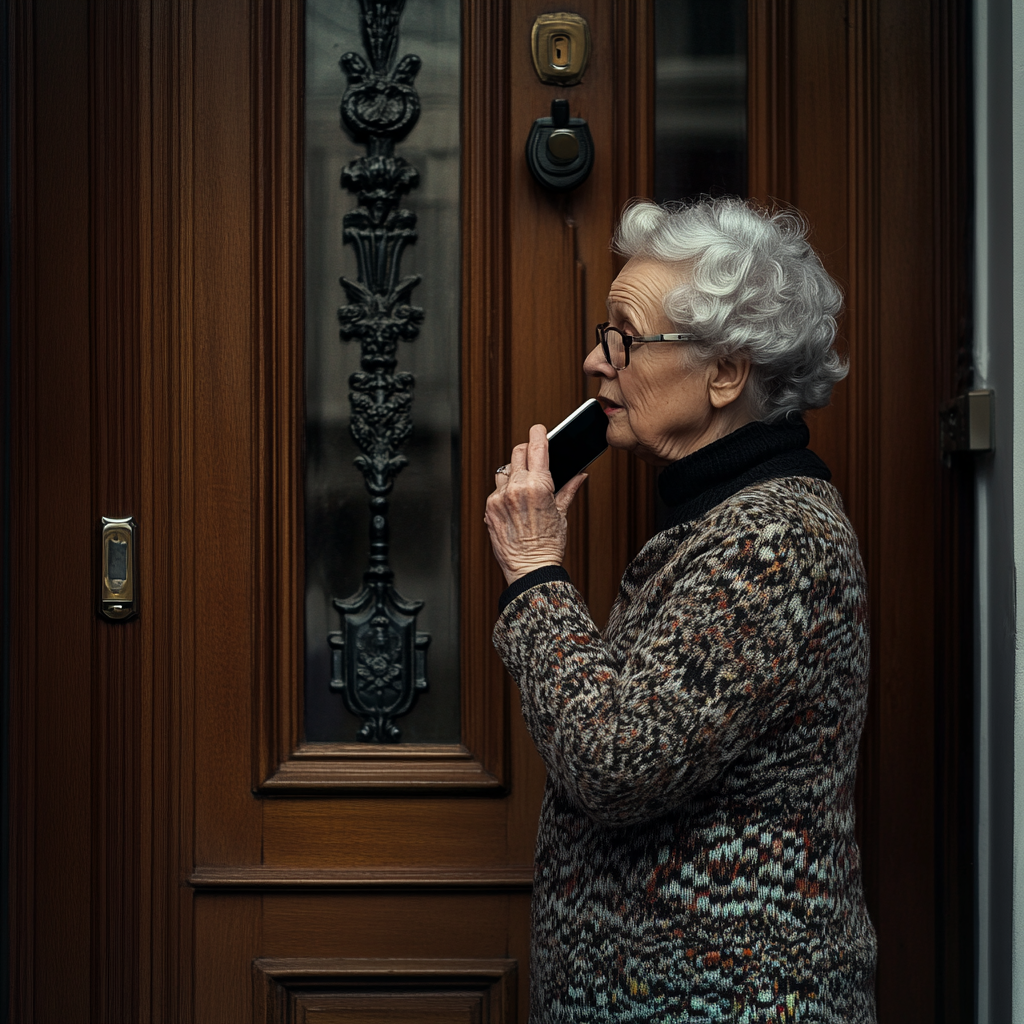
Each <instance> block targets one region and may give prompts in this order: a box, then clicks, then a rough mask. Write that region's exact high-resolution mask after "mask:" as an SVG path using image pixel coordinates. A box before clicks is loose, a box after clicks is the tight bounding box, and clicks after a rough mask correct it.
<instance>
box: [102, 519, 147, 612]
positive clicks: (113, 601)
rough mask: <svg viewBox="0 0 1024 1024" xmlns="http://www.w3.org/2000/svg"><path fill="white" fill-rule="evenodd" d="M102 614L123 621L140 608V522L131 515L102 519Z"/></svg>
mask: <svg viewBox="0 0 1024 1024" xmlns="http://www.w3.org/2000/svg"><path fill="white" fill-rule="evenodd" d="M101 522H102V524H103V530H102V532H101V534H100V614H101V615H102V616H103V617H104V618H105V619H109V620H110V621H111V622H123V621H124V620H125V619H130V618H131V617H132V616H133V615H135V614H136V613H137V612H138V592H137V591H138V588H137V585H136V571H135V531H136V529H137V526H138V524H137V523H136V522H135V520H134V519H133V518H132V517H131V516H129V517H128V518H127V519H108V518H107V517H106V516H104V517H103V518H102V520H101Z"/></svg>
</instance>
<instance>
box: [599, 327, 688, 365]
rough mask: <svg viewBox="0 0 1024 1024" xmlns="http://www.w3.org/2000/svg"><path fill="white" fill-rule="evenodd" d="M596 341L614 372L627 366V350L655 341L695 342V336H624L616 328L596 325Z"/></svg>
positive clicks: (624, 334)
mask: <svg viewBox="0 0 1024 1024" xmlns="http://www.w3.org/2000/svg"><path fill="white" fill-rule="evenodd" d="M597 340H598V343H599V344H600V346H601V348H602V350H603V351H604V357H605V359H607V360H608V362H609V363H610V364H611V365H612V367H614V368H615V369H616V370H624V369H625V368H626V367H627V366H629V350H630V349H631V348H632V347H633V346H634V345H647V344H650V343H651V342H655V341H696V340H697V336H696V335H695V334H626V333H624V332H623V331H620V330H619V329H618V327H610V326H609V325H608V324H598V325H597Z"/></svg>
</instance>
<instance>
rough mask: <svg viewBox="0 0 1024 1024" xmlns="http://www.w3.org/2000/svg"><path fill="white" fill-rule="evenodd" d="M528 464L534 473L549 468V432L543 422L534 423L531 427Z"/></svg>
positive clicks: (527, 454)
mask: <svg viewBox="0 0 1024 1024" xmlns="http://www.w3.org/2000/svg"><path fill="white" fill-rule="evenodd" d="M526 465H527V468H528V469H529V470H530V472H532V473H541V472H543V471H544V470H545V469H547V468H548V432H547V428H546V427H545V426H544V424H543V423H534V425H533V426H532V427H530V443H529V445H528V446H527V453H526Z"/></svg>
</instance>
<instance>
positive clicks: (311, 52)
mask: <svg viewBox="0 0 1024 1024" xmlns="http://www.w3.org/2000/svg"><path fill="white" fill-rule="evenodd" d="M366 6H367V7H368V8H376V9H377V10H378V13H379V11H380V8H382V7H384V6H385V5H373V4H367V5H366ZM389 6H390V5H389ZM385 17H386V16H385ZM375 31H376V33H377V37H378V38H383V36H382V35H381V33H385V34H386V33H387V31H390V29H389V26H387V25H383V26H382V24H381V23H378V24H377V26H376V29H375ZM459 33H460V10H459V3H458V0H409V2H408V4H407V6H406V9H405V12H404V14H402V16H401V20H400V22H399V24H398V32H397V48H396V49H395V50H394V52H393V53H390V54H389V53H385V52H383V51H381V52H377V53H373V52H370V51H368V49H367V45H366V42H367V40H366V39H364V37H363V34H362V32H361V28H360V4H359V3H358V2H357V0H307V3H306V96H305V102H306V146H305V161H306V163H305V167H306V181H305V204H306V211H305V225H306V260H305V270H306V442H305V443H306V450H305V460H306V461H305V466H306V485H305V498H306V512H305V524H306V607H305V615H306V681H305V738H306V740H307V742H343V743H350V742H354V741H355V740H356V739H357V735H358V734H359V732H360V729H362V728H363V727H364V726H365V725H366V723H367V721H368V720H369V719H368V718H367V716H366V715H365V714H363V715H360V714H353V712H352V711H351V710H350V709H349V708H347V707H346V704H345V701H344V699H343V695H342V692H341V688H340V686H339V679H340V676H342V675H345V674H346V672H347V673H348V676H350V677H351V679H350V681H349V683H348V684H346V686H347V687H348V688H349V689H350V695H351V694H356V696H357V697H359V699H364V698H367V699H371V702H372V699H376V698H375V697H374V694H376V695H377V697H380V699H381V700H382V701H383V702H384V703H387V702H388V700H391V703H392V706H394V705H395V702H396V701H397V703H398V704H401V700H400V699H399V698H398V696H397V688H399V687H400V686H401V685H403V680H401V679H399V678H398V677H397V676H395V672H396V669H397V670H398V671H399V672H408V671H410V670H411V671H412V672H413V675H418V673H417V672H416V670H415V663H416V661H417V660H418V659H419V658H420V655H421V654H422V652H417V651H414V650H412V647H411V646H409V645H410V643H411V640H410V638H411V637H413V636H415V635H416V634H428V635H429V637H430V640H429V646H428V647H427V648H426V672H425V676H426V680H427V687H426V689H425V690H422V691H417V692H416V693H415V694H414V701H413V706H412V708H411V710H410V711H409V712H408V713H407V714H399V715H390V714H386V715H385V718H386V719H387V720H388V721H389V722H390V724H391V726H393V727H395V728H397V729H399V730H400V737H395V736H394V735H393V734H388V735H382V734H381V732H382V730H381V729H375V728H370V729H369V733H370V735H367V734H366V733H365V732H364V735H363V736H362V737H360V738H362V739H369V740H370V741H371V742H379V741H381V740H385V741H394V740H395V739H396V738H398V739H400V741H401V742H412V743H456V742H458V741H459V732H460V729H459V663H458V649H459V637H458V617H459V609H458V531H459V526H458V520H457V517H458V508H459V502H458V486H459V480H458V466H459V431H460V410H459V404H460V403H459V268H460V264H459V101H460V97H459V76H460V53H459V47H460V39H459ZM385 49H386V45H385ZM348 53H354V54H356V55H358V56H357V57H355V58H352V59H348V58H346V63H347V66H348V71H349V75H348V76H346V72H345V70H343V69H342V67H341V66H340V64H339V61H340V60H341V58H342V55H343V54H348ZM409 54H415V55H416V56H417V57H419V58H420V59H421V60H422V68H421V69H420V70H419V71H418V73H416V72H415V71H413V65H414V64H415V62H414V61H413V62H411V63H410V62H408V61H406V62H405V63H403V60H404V59H405V58H406V57H407V55H409ZM375 59H376V65H375ZM360 69H362V71H361V70H360ZM353 75H355V77H353ZM360 75H362V78H361V79H360ZM346 77H348V78H349V88H350V94H349V95H350V99H351V101H352V108H351V109H352V111H353V112H354V113H353V116H355V118H356V120H357V121H358V119H359V118H363V119H364V122H361V123H366V124H370V123H373V124H376V125H377V126H378V128H381V126H384V128H382V129H381V131H379V132H377V134H374V133H373V132H370V133H369V135H366V134H365V133H364V137H362V138H360V139H359V140H358V141H356V140H355V139H353V137H352V136H353V131H352V126H351V125H350V126H349V129H348V130H346V129H345V128H343V127H342V124H341V117H340V113H339V111H340V107H341V105H342V97H343V96H344V95H345V94H346V86H347V82H346ZM360 85H361V88H359V86H360ZM410 88H411V90H414V93H413V94H412V95H410V91H409V89H410ZM374 90H376V91H374ZM417 94H418V103H419V106H420V114H419V119H418V122H417V123H416V124H415V126H414V127H413V128H412V129H411V131H408V134H407V136H406V135H403V134H402V130H398V131H397V132H396V134H395V135H393V136H391V137H389V136H388V135H387V131H388V130H390V129H389V128H388V127H387V124H388V118H391V119H392V127H393V123H394V122H395V119H399V120H400V119H401V118H402V117H403V116H404V117H408V116H409V114H410V110H411V106H410V105H415V102H416V99H417ZM403 104H404V105H405V106H403ZM375 119H376V120H375ZM354 134H356V135H359V134H360V133H359V131H358V130H357V131H355V132H354ZM382 140H383V141H382ZM389 149H390V152H389ZM371 151H373V157H372V159H374V160H388V159H392V158H397V159H399V160H404V161H406V162H407V163H408V165H409V167H411V168H412V169H413V171H414V172H415V173H414V174H412V175H411V176H410V174H409V172H408V171H405V172H401V173H404V174H405V184H404V185H403V186H400V187H398V188H397V189H392V193H391V196H390V198H387V197H385V198H382V197H381V196H380V195H377V197H376V199H375V198H374V197H373V196H372V195H371V196H369V197H367V196H366V195H365V191H366V189H367V187H368V186H367V185H366V182H367V181H370V186H369V188H370V190H371V191H372V189H373V188H374V187H377V188H380V182H381V181H382V180H384V179H387V183H386V187H385V188H383V192H388V189H389V188H391V186H392V185H393V184H394V182H395V181H396V180H397V179H396V178H395V174H398V173H399V172H396V171H394V168H393V167H392V168H391V169H390V170H388V168H386V167H385V168H383V170H382V166H380V165H378V166H376V168H374V166H372V161H369V162H368V161H367V160H366V158H367V157H368V155H369V154H370V152H371ZM360 159H362V160H363V162H362V163H361V164H357V163H356V161H359V160H360ZM346 168H348V169H349V173H350V174H352V175H354V178H353V179H352V180H351V181H350V183H351V184H352V188H351V189H350V188H346V187H343V185H342V172H343V170H344V169H346ZM373 175H378V178H377V179H375V180H373V181H371V179H372V178H373ZM381 175H383V178H381V177H380V176H381ZM360 176H361V177H360ZM360 182H362V188H363V190H364V200H363V206H362V207H359V205H358V202H357V196H356V193H357V192H359V190H360ZM406 186H407V188H406ZM403 189H404V190H405V194H404V195H396V194H394V193H395V192H396V191H397V192H399V193H400V192H402V191H403ZM392 200H393V202H392ZM388 203H391V204H392V207H391V212H390V213H388V214H387V215H384V213H386V211H384V212H383V213H382V211H383V206H381V205H377V204H384V205H387V204H388ZM360 209H362V213H361V214H360V213H359V210H360ZM353 211H356V213H355V214H353ZM402 211H408V213H409V214H411V217H409V216H405V215H404V214H403V213H402ZM346 214H349V215H350V216H349V220H348V221H347V222H346V221H345V217H346ZM353 216H354V217H356V220H353ZM360 217H361V220H360V219H359V218H360ZM409 231H413V232H414V233H415V236H416V238H415V241H414V242H412V243H411V244H409V245H408V247H404V245H405V241H404V240H403V239H401V238H399V237H398V236H399V235H401V234H402V233H403V232H405V233H407V232H409ZM346 234H347V235H348V236H349V242H348V243H346V241H345V235H346ZM357 236H358V237H357ZM353 242H358V244H360V245H361V246H362V248H363V261H364V263H366V264H367V265H366V266H363V267H361V266H360V265H359V263H358V261H357V256H356V250H355V247H354V244H353ZM389 260H390V261H391V262H392V263H393V262H394V261H395V260H400V265H399V266H397V267H395V266H392V265H387V264H388V261H389ZM409 275H421V280H420V281H419V282H418V283H416V284H415V285H414V286H412V287H407V288H404V289H403V288H402V287H401V285H400V284H398V283H396V282H398V281H399V280H400V279H402V278H406V277H408V276H409ZM339 278H345V279H347V280H348V281H349V282H357V281H360V279H361V284H362V286H363V287H364V288H370V290H373V289H372V287H371V286H372V285H373V281H371V280H370V278H374V280H375V281H376V284H377V285H378V286H381V287H379V288H378V296H377V297H374V298H366V297H365V296H364V297H363V298H360V293H359V287H358V286H356V285H352V286H350V287H349V288H347V289H346V288H345V287H344V286H342V285H340V284H339ZM388 282H390V285H388ZM389 289H390V296H389V297H385V298H380V296H381V295H384V294H385V293H387V292H388V291H389ZM409 305H412V306H415V307H420V308H421V309H422V320H421V321H420V320H419V315H418V314H416V313H410V311H409V309H408V307H409ZM374 306H376V307H377V309H376V312H375V313H373V316H376V317H377V321H375V322H376V323H377V326H376V327H373V326H372V325H371V326H368V323H369V319H370V313H368V310H370V309H371V307H374ZM342 307H346V309H345V311H344V312H343V314H342V316H343V319H345V323H346V325H347V329H348V333H349V335H350V337H349V339H348V340H342V338H340V337H339V329H340V327H341V326H342V325H341V324H340V323H339V309H341V308H342ZM417 328H418V330H417ZM402 331H404V332H405V334H406V338H405V339H403V340H400V341H398V342H397V344H396V345H394V344H393V345H392V348H393V349H394V355H395V356H396V357H397V366H396V367H391V368H388V367H384V368H383V369H381V367H380V365H379V364H374V362H373V352H374V351H376V352H378V354H379V353H380V351H382V350H383V349H384V348H387V344H388V339H389V338H392V337H393V335H394V333H396V332H399V333H401V332H402ZM409 334H413V335H415V336H414V337H412V338H408V335H409ZM374 339H376V340H374ZM361 347H362V349H363V353H362V357H363V358H362V365H360V358H361ZM371 350H372V351H371ZM368 357H369V362H368V361H367V359H368ZM378 372H379V373H382V374H383V375H384V377H387V378H388V381H387V382H386V387H381V386H378V385H380V384H381V381H380V380H378V381H377V382H376V385H374V383H373V381H369V382H367V380H366V378H364V379H363V384H361V385H356V386H355V387H354V386H353V374H358V373H363V374H369V375H370V376H371V377H372V376H373V375H374V374H375V373H378ZM403 374H411V375H412V378H413V382H412V383H410V382H409V381H408V380H407V379H406V378H405V377H403V376H402V375H403ZM353 394H357V395H358V397H357V402H362V403H364V405H363V407H362V408H363V411H362V412H360V413H357V414H356V417H357V418H356V422H355V427H356V432H357V433H359V434H360V442H361V443H357V440H356V438H355V437H354V435H353V430H352V428H353V404H352V400H351V396H352V395H353ZM406 395H407V396H410V397H411V407H410V409H409V417H410V418H411V432H410V433H409V434H408V437H407V438H405V439H404V440H402V437H401V435H402V433H403V417H404V415H405V413H404V412H403V411H402V409H401V408H400V404H401V402H402V401H403V400H404V399H403V397H402V396H406ZM381 403H391V405H390V406H389V408H390V409H391V413H388V414H385V413H386V410H385V411H384V412H382V409H383V406H382V404H381ZM402 455H404V457H405V458H406V459H407V460H408V461H407V464H406V465H405V466H404V467H403V468H400V469H399V470H398V471H396V472H393V473H391V472H389V471H384V470H381V460H383V462H387V461H388V459H392V460H393V459H394V458H395V457H398V456H402ZM360 456H363V457H364V458H367V459H369V460H370V462H373V461H374V459H376V460H377V462H378V465H377V472H376V476H377V477H378V480H377V484H376V486H377V487H378V491H379V490H380V484H381V481H382V480H383V481H385V482H386V481H387V480H390V479H392V478H393V489H392V490H391V491H390V493H389V494H387V495H386V501H387V503H388V504H387V507H386V510H385V515H386V520H387V534H388V538H389V549H388V552H387V564H388V565H389V566H390V568H391V569H392V570H393V572H394V587H395V589H396V591H397V593H398V594H399V595H400V596H401V598H403V599H404V600H405V601H407V602H422V609H421V610H420V611H419V612H418V614H416V615H415V623H414V625H412V626H410V627H408V628H407V629H406V634H407V635H406V637H405V639H403V638H402V636H401V634H400V631H397V627H396V625H395V622H396V620H399V619H401V618H402V613H401V612H400V611H395V609H394V607H392V613H394V614H392V617H391V619H389V620H388V621H386V622H385V621H383V620H382V621H381V623H380V628H379V629H377V630H376V632H374V630H373V629H372V628H370V627H372V625H373V623H372V622H371V623H369V625H368V626H366V627H365V628H364V629H363V630H362V632H361V633H360V634H358V636H357V634H355V633H352V632H349V633H348V634H345V635H347V636H348V639H347V641H345V639H344V635H343V634H344V630H343V629H342V626H343V615H342V613H341V612H340V611H339V610H338V608H337V607H336V606H335V604H334V601H335V600H341V601H351V600H352V599H353V598H355V596H356V595H357V594H358V593H359V592H360V591H361V590H362V588H363V587H364V573H365V572H366V570H367V569H368V567H369V565H370V540H369V538H370V531H371V509H370V500H371V494H370V492H369V490H368V487H367V477H368V476H369V477H370V478H373V477H374V473H373V472H371V471H370V470H369V469H368V470H367V473H364V472H363V471H361V470H360V468H358V467H357V465H356V460H357V459H359V458H360ZM392 464H394V463H392ZM377 496H378V498H380V497H381V494H380V493H378V495H377ZM381 511H382V509H380V508H377V509H375V510H374V514H379V513H381ZM377 533H378V540H379V539H380V536H382V535H383V532H382V531H377ZM371 589H372V588H371ZM361 614H362V615H363V618H367V617H371V618H372V616H373V614H374V612H373V609H372V608H370V609H368V610H364V611H363V612H362V613H361ZM378 617H379V616H378ZM409 617H412V616H409V615H407V616H406V618H409ZM358 618H359V614H358V613H354V612H350V613H349V619H350V620H351V621H355V620H356V619H358ZM384 618H385V619H387V616H384ZM374 621H376V620H374ZM332 633H334V634H338V636H341V640H340V641H339V639H338V636H336V637H335V641H334V647H333V648H332V646H331V645H330V643H329V640H328V637H329V634H332ZM346 642H347V644H348V646H347V647H345V646H344V644H345V643H346ZM339 643H340V644H341V647H340V649H339ZM403 645H405V646H404V647H403ZM420 646H423V645H422V644H421V645H420ZM406 647H408V650H406V649H405V648H406ZM400 648H401V649H400ZM346 666H347V667H346ZM332 680H335V683H334V685H333V687H332ZM356 691H358V693H356ZM388 694H390V697H389V696H388ZM378 724H379V723H378ZM386 731H387V730H386V729H385V730H384V732H386Z"/></svg>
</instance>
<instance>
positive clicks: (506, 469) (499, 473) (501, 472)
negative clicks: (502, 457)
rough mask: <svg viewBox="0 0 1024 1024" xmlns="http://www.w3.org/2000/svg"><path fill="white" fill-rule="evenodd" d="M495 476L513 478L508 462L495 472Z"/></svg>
mask: <svg viewBox="0 0 1024 1024" xmlns="http://www.w3.org/2000/svg"><path fill="white" fill-rule="evenodd" d="M494 475H495V476H511V475H512V474H511V472H510V471H509V467H508V463H507V462H506V463H505V465H504V466H499V467H498V468H497V469H496V470H495V471H494Z"/></svg>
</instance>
